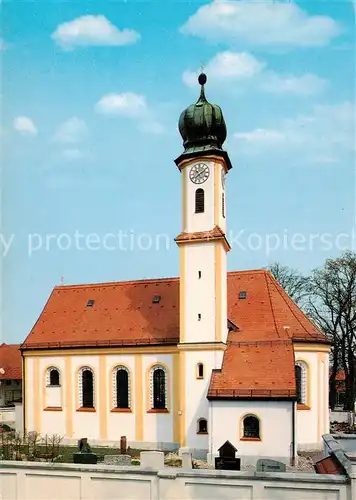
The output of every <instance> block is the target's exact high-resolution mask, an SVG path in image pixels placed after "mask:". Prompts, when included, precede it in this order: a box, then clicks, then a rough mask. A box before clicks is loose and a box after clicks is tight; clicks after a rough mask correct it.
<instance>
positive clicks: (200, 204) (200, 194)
mask: <svg viewBox="0 0 356 500" xmlns="http://www.w3.org/2000/svg"><path fill="white" fill-rule="evenodd" d="M203 212H204V189H201V188H199V189H197V190H196V191H195V213H196V214H201V213H203Z"/></svg>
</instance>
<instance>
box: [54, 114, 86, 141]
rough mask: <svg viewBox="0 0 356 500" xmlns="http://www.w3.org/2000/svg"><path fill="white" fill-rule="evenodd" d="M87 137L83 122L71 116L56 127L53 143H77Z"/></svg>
mask: <svg viewBox="0 0 356 500" xmlns="http://www.w3.org/2000/svg"><path fill="white" fill-rule="evenodd" d="M87 135H88V127H87V125H86V123H85V121H84V120H81V119H80V118H77V117H76V116H73V117H72V118H70V119H69V120H67V121H66V122H64V123H62V124H61V125H60V126H59V127H58V129H57V131H56V133H55V134H54V137H53V140H54V141H55V142H63V143H77V142H81V141H82V140H84V139H85V137H86V136H87Z"/></svg>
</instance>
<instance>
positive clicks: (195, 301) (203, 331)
mask: <svg viewBox="0 0 356 500" xmlns="http://www.w3.org/2000/svg"><path fill="white" fill-rule="evenodd" d="M214 247H215V245H213V244H207V243H191V244H189V246H188V247H187V248H186V250H187V251H186V269H185V278H186V283H187V286H188V287H189V290H188V293H187V296H186V299H185V302H186V303H185V317H186V331H185V336H184V341H185V342H212V341H214V340H215V295H214V293H212V290H215V265H214V263H215V248H214ZM199 271H201V278H199ZM189 291H190V293H189ZM193 292H194V293H193ZM198 314H201V317H200V319H199V317H198Z"/></svg>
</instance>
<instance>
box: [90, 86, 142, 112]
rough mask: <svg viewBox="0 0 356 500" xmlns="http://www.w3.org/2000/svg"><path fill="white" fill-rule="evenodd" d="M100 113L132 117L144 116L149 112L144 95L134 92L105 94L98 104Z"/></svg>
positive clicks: (97, 107)
mask: <svg viewBox="0 0 356 500" xmlns="http://www.w3.org/2000/svg"><path fill="white" fill-rule="evenodd" d="M96 110H97V112H98V113H102V114H105V115H123V116H127V117H130V118H136V117H142V116H143V115H145V114H146V113H147V103H146V99H145V97H144V96H143V95H140V94H135V93H134V92H123V93H122V94H113V93H112V94H107V95H104V96H103V97H102V98H101V99H100V100H99V101H98V103H97V104H96Z"/></svg>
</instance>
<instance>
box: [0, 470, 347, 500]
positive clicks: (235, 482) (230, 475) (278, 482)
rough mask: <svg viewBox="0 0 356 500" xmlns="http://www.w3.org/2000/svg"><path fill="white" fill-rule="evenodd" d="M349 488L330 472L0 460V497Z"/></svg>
mask: <svg viewBox="0 0 356 500" xmlns="http://www.w3.org/2000/svg"><path fill="white" fill-rule="evenodd" d="M354 481H356V476H355V479H354ZM351 488H355V486H354V485H353V486H352V485H351V483H350V480H349V479H348V478H346V477H343V476H334V475H330V476H324V475H317V474H306V473H304V474H292V473H265V472H260V473H255V474H252V473H250V472H233V471H215V470H182V469H173V468H168V467H167V468H164V469H161V470H154V469H148V468H146V469H142V468H140V467H121V468H119V467H117V466H108V465H96V466H92V465H80V466H79V465H74V464H40V463H33V462H31V463H29V462H27V463H26V462H0V498H1V499H2V500H10V499H11V500H67V499H71V500H77V499H78V500H79V499H81V500H92V499H98V500H99V499H100V500H106V499H107V500H109V499H113V498H115V500H120V499H122V500H124V499H125V500H130V499H135V500H141V499H142V500H147V499H148V498H150V499H151V500H178V499H185V500H198V499H204V500H209V499H211V500H212V499H214V500H216V499H217V498H218V499H219V500H225V499H226V500H228V499H234V500H239V499H243V500H246V499H249V500H262V499H263V500H277V499H278V500H290V499H293V500H352V498H353V497H352V495H353V492H355V491H356V489H354V490H353V492H352V490H351Z"/></svg>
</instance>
